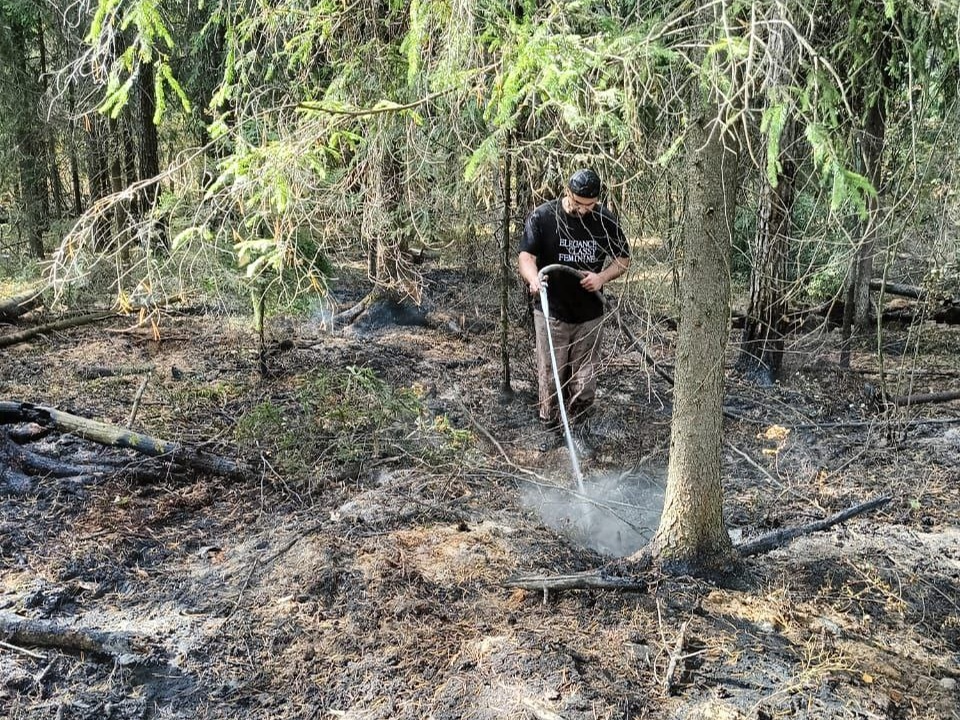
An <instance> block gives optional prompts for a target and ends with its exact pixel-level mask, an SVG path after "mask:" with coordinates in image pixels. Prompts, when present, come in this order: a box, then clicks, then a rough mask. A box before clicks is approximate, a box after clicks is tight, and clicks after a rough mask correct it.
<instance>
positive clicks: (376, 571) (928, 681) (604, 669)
mask: <svg viewBox="0 0 960 720" xmlns="http://www.w3.org/2000/svg"><path fill="white" fill-rule="evenodd" d="M491 282H492V281H491V280H490V279H489V278H469V277H461V276H459V275H457V274H455V273H452V272H450V271H443V272H441V271H438V272H435V273H433V284H432V285H431V287H430V289H428V293H427V299H428V305H427V306H426V307H427V311H426V312H425V313H423V314H422V315H421V314H418V313H408V314H406V315H405V316H403V317H401V318H398V317H397V316H393V315H390V314H389V313H387V314H384V315H382V316H380V315H377V314H374V315H373V316H366V317H365V318H363V319H362V320H361V321H360V322H359V323H358V324H357V325H355V326H352V327H349V328H341V329H338V330H335V331H333V332H330V331H328V330H326V329H324V327H323V325H322V323H321V321H320V318H321V316H322V313H320V312H319V311H318V312H317V313H315V314H313V315H310V316H306V317H303V316H301V317H299V318H298V319H286V320H279V319H275V320H274V321H273V322H272V323H271V326H270V327H271V338H270V350H271V352H270V355H269V358H268V366H269V369H270V374H269V376H268V377H266V378H262V377H260V375H259V373H258V354H257V347H256V343H255V339H254V337H253V334H252V333H251V332H250V330H249V328H248V327H247V326H246V324H245V321H243V320H240V319H235V318H230V317H223V316H220V315H216V314H213V313H211V314H207V315H200V316H197V315H176V314H171V315H170V316H167V317H164V318H163V320H162V323H161V326H160V333H159V336H155V335H154V334H153V332H151V331H150V330H149V329H144V328H142V327H137V326H134V323H133V321H132V319H130V318H126V319H120V320H117V321H115V322H112V323H108V324H106V325H104V324H101V325H96V326H92V325H91V326H86V327H81V328H75V329H73V330H67V331H63V332H59V333H55V334H49V335H46V336H44V337H42V338H39V339H36V340H34V341H31V342H29V343H23V344H19V345H16V346H14V347H11V348H8V349H5V350H3V351H2V352H3V357H2V364H0V388H2V392H0V399H2V400H25V401H31V402H34V403H41V404H44V405H49V406H54V407H57V408H60V409H62V410H65V411H68V412H71V413H74V414H77V415H82V416H85V417H90V418H94V419H98V420H103V421H107V422H112V423H116V424H119V425H125V424H127V423H128V422H129V420H130V414H131V410H132V409H133V407H134V400H135V398H136V397H137V395H138V392H139V391H141V389H142V396H141V399H140V401H139V403H138V404H137V412H136V414H135V417H134V418H133V421H132V423H131V424H130V426H131V428H132V429H135V430H137V431H139V432H143V433H146V434H149V435H152V436H154V437H161V438H165V439H168V440H177V441H180V442H182V443H185V444H188V445H190V446H201V447H203V448H204V449H205V451H207V452H214V453H217V454H220V455H223V456H229V457H237V458H243V459H244V460H245V461H247V462H249V463H251V466H252V467H255V468H256V472H254V473H253V474H252V475H251V477H250V478H249V479H248V480H246V481H234V480H229V479H225V478H221V477H215V476H210V475H202V474H198V473H196V472H192V471H190V470H189V469H184V468H180V467H176V466H172V465H170V464H169V463H167V462H165V461H164V460H162V459H150V458H146V457H144V456H142V455H139V454H137V453H134V452H132V451H128V450H122V449H118V448H114V447H104V446H100V445H97V444H95V443H92V442H89V441H84V440H80V439H77V438H72V437H70V436H66V435H60V434H57V433H51V434H47V435H45V436H42V437H41V436H39V435H31V433H32V432H34V431H35V430H36V429H35V428H31V427H29V426H28V427H24V426H18V427H8V428H7V430H15V431H17V432H18V433H19V435H18V442H20V443H21V445H19V447H21V448H27V449H29V450H30V451H31V452H34V453H37V454H38V455H41V456H44V457H48V458H53V459H56V460H58V461H61V462H64V463H73V464H75V465H83V468H81V469H80V470H76V471H75V472H71V473H66V474H67V477H55V476H54V475H53V474H51V473H49V472H47V473H32V474H31V473H28V472H20V471H22V470H23V468H22V467H15V465H16V461H14V460H11V459H10V458H11V457H13V455H12V454H11V452H10V446H9V445H8V446H6V447H7V450H6V458H7V459H6V461H5V467H4V473H5V474H4V476H3V482H2V484H0V618H7V620H8V621H10V620H11V618H12V619H13V620H14V621H16V620H18V619H20V618H23V619H28V618H29V619H33V620H38V621H41V620H42V621H48V622H50V623H56V624H57V626H58V627H66V628H70V629H74V630H82V631H84V632H89V633H107V634H109V637H111V638H114V639H120V640H122V641H123V647H124V648H125V650H124V651H123V652H120V651H114V650H113V649H112V648H113V647H114V646H113V645H111V644H110V643H107V645H105V646H104V647H102V648H99V649H95V650H85V651H81V650H76V649H69V648H57V647H51V646H48V645H38V644H28V643H26V642H21V643H17V642H10V643H9V644H8V645H2V646H0V716H2V717H7V718H17V719H18V720H19V719H26V718H64V719H69V718H78V719H79V718H90V719H93V718H117V719H124V720H125V719H127V718H210V719H213V718H218V719H220V718H222V719H226V718H244V719H248V718H277V719H279V718H353V719H356V720H361V719H362V720H367V719H370V720H373V719H375V718H410V719H413V718H435V719H437V720H440V719H453V718H471V719H477V720H479V719H481V718H539V719H541V720H549V719H557V718H562V719H564V720H586V719H587V718H590V719H594V718H704V719H706V718H721V719H722V718H750V719H754V718H755V719H757V720H761V719H766V718H782V717H792V718H811V719H813V718H816V719H818V720H821V719H825V718H904V719H906V718H960V703H958V692H957V688H956V684H957V680H958V675H960V670H958V667H960V662H958V661H960V643H958V640H960V607H958V602H960V601H958V598H960V592H958V591H960V529H958V527H957V525H956V517H957V514H958V509H960V490H958V480H960V470H958V467H960V466H958V463H960V403H958V402H957V401H954V402H952V403H939V404H924V405H917V406H915V407H911V408H907V409H903V408H900V409H893V410H886V411H885V410H884V409H883V407H882V405H881V404H880V403H878V402H877V401H876V399H875V398H876V394H875V393H871V392H867V391H865V387H867V385H868V384H871V385H873V386H876V385H877V384H878V380H879V377H880V376H879V375H878V373H877V370H878V366H877V362H878V356H877V353H876V352H875V351H874V350H872V349H871V348H869V347H867V346H866V345H864V346H863V347H859V348H857V349H855V351H854V354H853V362H852V366H853V368H854V370H853V371H852V372H848V371H845V370H841V369H839V368H838V367H837V365H836V358H837V348H836V342H837V335H836V333H835V332H834V333H831V332H827V331H825V330H821V331H817V332H814V333H812V334H808V335H806V336H804V337H802V338H796V339H795V340H794V342H793V343H792V345H791V347H790V351H789V356H788V362H789V367H788V371H787V372H786V373H785V378H784V380H783V382H782V384H781V385H779V386H777V387H773V388H765V389H758V388H754V387H750V386H748V385H746V384H743V383H741V382H739V381H737V380H736V378H735V377H734V376H733V375H732V374H731V380H730V388H729V395H730V400H729V404H728V408H729V410H730V415H731V417H730V418H729V419H728V421H727V423H726V426H725V444H724V464H725V467H724V485H725V515H726V518H727V523H728V525H729V528H730V531H731V533H732V534H733V535H734V537H735V539H743V538H751V537H754V536H757V535H760V534H763V533H765V532H769V531H773V530H777V529H782V528H786V527H791V526H796V525H800V524H803V523H806V522H809V521H811V520H816V519H819V518H823V517H826V516H828V515H830V514H832V513H834V512H837V511H840V510H843V509H845V508H847V507H850V506H852V505H856V504H858V503H860V502H864V501H866V500H868V499H871V498H874V497H878V496H882V495H889V496H891V498H892V499H891V501H890V502H889V503H888V504H887V505H886V506H885V507H883V508H882V509H881V510H879V511H875V512H872V513H869V514H865V515H862V516H859V517H856V518H854V519H852V520H850V521H848V522H846V523H844V524H842V525H839V526H836V527H834V528H832V529H830V530H827V531H825V532H820V533H815V534H811V535H807V536H804V537H802V538H800V539H797V540H795V541H793V542H791V543H790V544H788V545H786V546H785V547H782V548H780V549H778V550H776V551H774V552H771V553H768V554H765V555H762V556H758V557H752V558H749V559H748V560H746V562H745V565H744V570H743V573H742V577H741V578H740V582H739V583H738V584H737V586H736V587H719V586H716V585H713V584H710V583H708V582H704V581H701V580H696V579H693V578H684V577H681V578H675V577H658V576H646V577H645V578H644V579H645V580H646V582H647V586H646V589H645V590H644V591H642V592H612V591H570V592H563V593H553V594H551V595H549V596H547V597H544V595H543V594H542V593H539V592H528V591H523V590H516V589H510V588H508V587H505V586H504V581H505V580H506V579H507V578H508V577H510V576H511V575H514V574H516V573H535V572H544V573H566V572H572V571H582V570H588V569H591V568H596V567H599V566H603V565H605V564H607V563H610V562H611V561H612V560H614V559H615V557H616V556H617V555H619V554H625V553H628V552H629V551H630V550H631V549H634V548H636V547H637V546H638V545H640V544H642V542H643V541H644V538H645V537H646V536H648V535H649V533H650V528H651V527H653V526H655V522H656V512H657V499H658V497H659V496H660V495H661V494H662V484H663V481H664V477H665V473H666V470H665V468H666V462H667V453H668V445H669V419H670V409H669V398H670V393H669V388H668V386H667V384H666V383H665V382H664V381H663V380H662V379H661V378H660V377H659V376H657V375H656V374H654V373H652V372H650V370H649V368H648V367H647V365H646V364H645V362H644V360H643V357H642V356H641V355H640V353H639V352H637V351H636V349H630V348H628V347H626V346H625V341H624V338H623V337H622V336H621V335H620V334H619V333H618V332H616V330H614V329H611V330H610V331H609V332H608V333H607V340H606V347H605V363H604V366H603V368H602V377H601V388H602V398H601V399H602V409H601V412H600V415H599V417H598V418H597V419H596V421H595V423H596V425H595V427H596V429H597V432H598V433H599V434H600V435H602V437H603V443H602V445H601V447H600V450H599V452H598V454H597V455H596V456H595V457H594V458H592V459H589V460H585V462H584V472H585V476H586V484H587V490H588V492H587V495H588V496H590V498H591V500H585V499H584V498H583V497H582V496H580V497H578V496H575V495H571V494H570V492H569V491H570V490H572V489H573V486H574V483H573V481H572V480H571V474H570V466H569V464H568V458H567V456H566V454H565V452H564V450H563V449H556V450H551V451H547V452H541V451H540V450H539V449H538V445H539V442H540V438H539V436H538V435H537V433H536V430H535V424H534V422H533V420H534V411H533V409H532V402H533V374H532V371H531V369H530V367H529V361H530V358H531V355H532V353H531V347H532V339H531V336H530V334H529V331H528V330H527V329H526V327H525V326H524V325H523V324H522V323H520V324H518V325H517V327H515V329H513V330H512V334H511V338H510V346H511V354H512V364H511V367H512V372H513V376H512V383H511V384H512V387H513V390H514V391H515V392H514V395H513V396H512V397H509V398H508V397H505V396H504V395H503V394H502V393H501V392H500V385H501V371H500V351H499V344H498V343H499V339H498V330H497V327H496V322H495V319H496V317H497V311H496V310H495V309H494V306H495V299H491V302H489V303H486V304H485V303H484V302H483V298H484V297H485V296H487V295H490V294H491V293H490V292H489V290H488V288H489V287H490V286H491ZM350 292H352V291H351V290H350V289H349V288H345V289H342V290H341V299H343V298H344V297H347V296H349V294H350ZM516 315H517V317H518V318H520V317H521V316H522V312H520V311H519V310H518V311H517V313H516ZM398 320H399V321H400V322H403V323H406V324H398ZM648 321H649V318H648V317H630V318H628V323H630V324H634V327H635V329H637V328H642V329H643V333H642V335H643V336H644V337H645V338H646V340H647V341H648V342H649V345H648V350H649V352H650V353H651V354H652V355H654V356H655V357H657V358H658V359H659V360H660V361H661V362H662V363H663V364H664V367H665V368H667V369H669V364H670V358H671V353H672V341H673V334H672V331H671V330H670V329H669V327H668V326H666V325H656V324H650V323H649V322H648ZM8 330H12V328H6V329H5V332H6V331H8ZM887 337H888V340H889V341H890V345H889V347H888V351H887V353H886V354H885V356H884V369H885V371H886V372H887V375H886V377H887V380H888V382H889V383H890V387H891V389H892V390H893V391H894V394H906V393H907V392H908V391H913V392H919V391H921V390H923V391H930V390H950V389H954V390H956V389H958V388H960V370H958V365H957V357H958V352H960V332H958V331H957V330H956V329H951V328H948V327H942V326H934V325H924V326H915V327H912V328H899V329H896V328H894V329H890V330H889V331H888V336H887ZM733 352H735V347H734V348H732V349H731V358H733V354H732V353H733ZM144 365H146V366H148V367H149V368H150V369H151V372H150V374H148V375H143V374H129V375H127V374H119V375H112V376H105V377H89V375H90V373H87V374H84V373H83V372H81V371H83V370H84V369H89V368H94V367H109V368H114V369H117V368H124V367H133V366H144ZM144 379H146V383H145V385H144V386H141V384H142V383H143V382H144ZM906 382H911V383H912V385H910V386H907V385H905V384H904V383H906ZM110 461H113V462H116V461H120V463H119V465H114V466H110V465H109V464H108V463H109V462H110ZM97 468H100V469H99V470H98V469H97ZM11 471H15V472H11ZM611 527H613V531H612V532H602V531H604V530H609V529H610V528H611ZM7 627H9V624H8V626H7ZM11 638H12V636H11V635H9V634H8V635H7V639H8V640H9V639H11Z"/></svg>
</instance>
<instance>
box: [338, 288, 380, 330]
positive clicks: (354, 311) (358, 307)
mask: <svg viewBox="0 0 960 720" xmlns="http://www.w3.org/2000/svg"><path fill="white" fill-rule="evenodd" d="M373 298H374V293H372V292H370V293H367V294H366V295H365V296H364V297H363V298H362V299H361V300H360V302H358V303H356V304H355V305H352V306H351V307H349V308H347V309H346V310H342V311H341V312H338V313H337V314H336V315H334V316H333V326H334V327H336V326H337V325H349V324H350V323H352V322H353V321H354V320H356V319H357V318H358V317H360V315H361V313H363V311H364V310H366V309H367V308H368V307H369V306H370V303H371V302H373Z"/></svg>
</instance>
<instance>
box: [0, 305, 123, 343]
mask: <svg viewBox="0 0 960 720" xmlns="http://www.w3.org/2000/svg"><path fill="white" fill-rule="evenodd" d="M116 316H117V313H115V312H113V311H112V310H111V311H105V312H96V313H89V314H86V315H77V316H75V317H70V318H64V319H62V320H57V321H55V322H51V323H47V324H45V325H37V326H36V327H32V328H27V329H26V330H21V331H20V332H15V333H10V334H9V335H3V336H0V348H4V347H10V346H11V345H16V344H18V343H22V342H26V341H27V340H30V339H31V338H34V337H36V336H37V335H42V334H43V333H47V332H54V331H56V330H66V329H67V328H72V327H79V326H80V325H88V324H90V323H95V322H100V321H101V320H106V319H108V318H112V317H116Z"/></svg>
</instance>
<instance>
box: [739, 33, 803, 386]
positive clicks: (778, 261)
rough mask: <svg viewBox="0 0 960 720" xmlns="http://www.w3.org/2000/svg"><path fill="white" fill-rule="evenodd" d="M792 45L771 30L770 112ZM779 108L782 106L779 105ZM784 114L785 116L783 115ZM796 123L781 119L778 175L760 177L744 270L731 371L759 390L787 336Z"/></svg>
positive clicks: (788, 69) (775, 368)
mask: <svg viewBox="0 0 960 720" xmlns="http://www.w3.org/2000/svg"><path fill="white" fill-rule="evenodd" d="M794 44H795V41H794V39H793V36H792V34H791V33H790V32H788V31H787V29H786V26H785V25H783V24H780V23H774V24H773V25H772V26H771V32H770V39H769V42H768V45H767V58H766V59H767V62H768V63H769V67H768V69H767V96H768V99H769V101H770V104H771V105H772V106H775V105H777V104H779V103H781V102H782V100H781V98H783V97H784V92H783V89H784V87H785V86H786V85H787V84H788V83H789V82H790V78H791V75H792V68H793V66H794V64H795V63H794V59H793V58H794V55H795V53H794ZM783 107H784V108H786V107H788V105H787V104H786V103H783ZM784 112H786V113H790V111H789V110H788V109H785V110H784ZM795 134H796V123H795V122H794V119H793V117H792V116H791V117H787V119H786V120H785V121H784V125H783V130H782V132H781V133H780V137H779V138H775V139H774V140H773V141H772V142H775V143H776V148H778V152H777V163H778V165H779V169H778V170H777V171H776V175H775V177H771V172H773V170H772V169H771V168H766V169H765V172H763V174H762V186H761V188H760V208H759V211H758V213H757V234H756V237H755V238H754V241H753V247H752V248H751V249H752V258H751V260H752V262H751V267H750V305H749V307H748V308H747V317H746V322H745V324H744V328H743V335H742V338H741V347H740V357H739V359H738V361H737V368H738V370H740V372H742V373H743V374H744V376H745V377H747V378H748V379H750V380H752V381H753V382H755V383H757V384H759V385H772V384H773V383H774V382H775V381H776V380H777V378H778V377H779V375H780V368H781V365H782V364H783V342H784V336H785V335H786V333H787V300H786V297H785V288H786V284H787V283H786V276H787V258H788V256H789V250H790V231H791V226H790V215H791V211H792V209H793V196H794V178H795V175H796V163H795V161H794V158H793V150H794V148H793V143H794V137H795ZM770 142H771V141H770V140H769V139H768V143H770Z"/></svg>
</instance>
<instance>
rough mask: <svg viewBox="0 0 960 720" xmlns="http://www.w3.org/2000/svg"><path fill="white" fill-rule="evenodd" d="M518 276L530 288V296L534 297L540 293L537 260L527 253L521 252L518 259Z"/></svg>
mask: <svg viewBox="0 0 960 720" xmlns="http://www.w3.org/2000/svg"><path fill="white" fill-rule="evenodd" d="M518 262H519V266H520V276H521V277H522V278H523V279H524V280H525V281H526V283H527V287H528V288H530V294H531V295H536V294H538V293H539V292H540V274H539V272H540V271H539V270H538V269H537V258H536V257H534V256H533V255H531V254H530V253H528V252H521V253H520V257H519V260H518Z"/></svg>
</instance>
